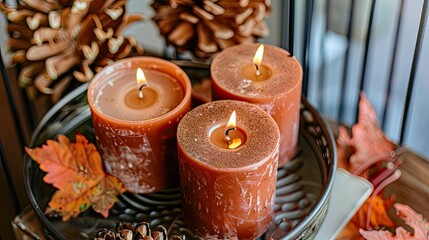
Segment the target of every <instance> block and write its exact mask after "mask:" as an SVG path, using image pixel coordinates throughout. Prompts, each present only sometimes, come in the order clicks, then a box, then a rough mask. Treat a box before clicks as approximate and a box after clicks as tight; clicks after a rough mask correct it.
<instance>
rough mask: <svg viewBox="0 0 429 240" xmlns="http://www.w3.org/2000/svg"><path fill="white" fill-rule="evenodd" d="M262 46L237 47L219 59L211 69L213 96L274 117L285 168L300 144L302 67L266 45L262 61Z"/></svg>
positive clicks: (225, 52)
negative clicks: (259, 51) (250, 105)
mask: <svg viewBox="0 0 429 240" xmlns="http://www.w3.org/2000/svg"><path fill="white" fill-rule="evenodd" d="M259 46H260V45H259V44H242V45H236V46H233V47H229V48H227V49H225V50H223V51H222V52H220V53H219V54H218V55H216V56H215V58H214V59H213V62H212V64H211V70H210V71H211V78H212V91H213V92H212V94H213V99H215V100H216V99H234V100H242V101H246V102H250V103H253V104H256V105H258V106H259V107H261V108H262V109H264V110H265V111H266V112H267V113H269V114H270V115H271V116H272V117H273V118H274V120H275V121H276V122H277V124H278V126H279V129H280V135H281V138H280V157H279V166H283V165H284V164H285V163H286V162H287V161H288V160H290V159H291V158H292V157H293V155H294V154H295V149H296V146H297V144H298V130H299V115H300V113H299V110H300V101H301V85H302V68H301V65H300V64H299V62H298V61H297V60H296V59H295V58H294V57H293V56H291V55H290V54H289V52H287V51H286V50H284V49H282V48H279V47H275V46H270V45H265V46H264V48H265V49H264V52H263V55H262V56H259V59H258V57H257V56H256V54H255V53H256V51H257V48H258V47H259ZM254 61H255V62H256V63H254ZM258 61H259V62H258Z"/></svg>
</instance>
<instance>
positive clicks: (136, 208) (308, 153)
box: [25, 62, 336, 239]
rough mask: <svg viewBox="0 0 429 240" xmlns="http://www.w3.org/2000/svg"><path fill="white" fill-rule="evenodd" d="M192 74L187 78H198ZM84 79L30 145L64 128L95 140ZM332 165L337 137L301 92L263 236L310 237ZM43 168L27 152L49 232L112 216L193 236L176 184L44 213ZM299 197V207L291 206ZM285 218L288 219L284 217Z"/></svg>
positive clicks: (83, 227)
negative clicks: (294, 137) (292, 139)
mask: <svg viewBox="0 0 429 240" xmlns="http://www.w3.org/2000/svg"><path fill="white" fill-rule="evenodd" d="M185 64H186V66H187V67H184V70H185V72H187V73H188V74H189V73H195V75H198V76H206V75H208V70H207V69H204V68H200V66H197V67H195V66H193V64H192V63H189V62H187V63H185ZM195 75H190V78H191V81H193V83H194V84H198V81H197V80H196V79H197V78H196V77H194V76H195ZM87 87H88V85H87V84H85V85H83V86H81V87H79V88H77V89H75V90H74V91H73V92H72V93H70V94H69V95H67V96H66V97H65V98H63V99H62V100H61V101H60V102H59V103H58V104H57V105H55V106H54V107H53V108H52V109H51V110H50V111H49V112H48V113H47V114H46V115H45V117H44V118H43V119H42V121H41V122H40V124H39V126H38V127H37V129H36V130H35V132H34V134H33V137H32V140H31V144H30V146H31V147H33V146H40V145H41V144H42V143H44V142H45V141H46V139H50V138H55V137H56V135H57V134H65V135H66V136H68V137H70V139H71V141H74V139H73V138H74V136H75V133H76V132H80V133H82V134H84V135H85V136H86V137H87V138H88V140H89V141H91V142H95V141H96V140H95V135H94V129H93V126H92V121H91V117H90V110H89V107H88V104H87V100H86V91H87ZM335 168H336V150H335V141H334V137H333V134H332V132H331V131H330V129H329V127H328V124H327V123H326V122H325V120H324V119H323V118H322V117H321V115H320V114H319V113H318V112H317V111H316V110H315V109H314V108H313V107H312V106H311V105H310V104H309V103H308V102H307V101H306V100H305V99H304V98H303V99H302V100H301V104H300V129H299V141H298V150H297V154H296V155H295V157H294V158H293V159H292V160H291V161H290V162H288V163H287V164H286V165H285V166H284V167H282V168H280V169H279V170H278V176H277V177H278V179H277V188H276V195H277V197H276V200H275V204H274V216H273V221H272V224H271V225H270V227H269V229H268V231H267V232H266V233H265V234H264V235H263V236H262V238H264V237H270V236H271V235H272V236H273V238H274V239H279V238H285V239H296V238H301V239H312V238H314V236H315V234H316V232H317V230H318V228H319V227H320V225H321V223H322V221H323V219H324V216H325V214H326V210H327V207H328V201H329V197H330V193H331V188H332V184H333V176H334V173H335ZM43 176H44V173H43V172H42V171H41V170H40V169H39V166H38V165H37V163H35V162H34V161H32V160H31V159H29V158H28V157H27V156H26V158H25V186H26V189H27V193H28V196H29V199H30V203H31V205H32V207H33V209H34V211H35V213H36V215H37V217H38V218H39V220H40V221H41V223H42V225H43V227H44V228H45V230H46V231H45V233H46V234H47V237H48V238H52V239H82V238H88V237H90V236H93V235H94V233H95V232H97V231H98V230H100V229H102V228H113V227H114V226H115V223H116V221H129V222H140V221H147V222H149V223H150V225H151V227H154V226H157V225H164V226H165V227H166V228H168V227H170V226H171V232H170V233H171V234H179V235H180V234H181V235H183V234H184V235H186V236H187V237H189V238H191V239H192V237H193V236H194V235H193V233H192V232H190V231H189V229H188V228H187V226H189V225H190V224H192V223H188V222H185V221H183V211H182V209H181V195H180V188H179V187H177V188H170V189H166V190H163V191H161V192H158V193H155V194H132V193H129V192H127V193H125V194H122V195H120V196H119V202H118V203H117V204H115V205H114V207H113V208H112V209H111V211H110V215H109V218H108V219H105V218H103V217H101V216H100V215H98V214H97V213H95V212H91V211H87V212H85V213H82V214H81V215H79V216H78V217H77V218H74V219H71V220H69V221H68V222H62V221H61V219H60V218H53V217H47V216H45V215H44V213H43V212H44V209H45V208H46V206H47V203H48V202H49V200H50V197H51V196H52V194H53V193H54V191H55V189H54V188H53V187H52V186H51V185H48V184H46V183H45V182H44V181H43ZM295 203H300V207H299V208H298V209H296V208H293V207H290V206H291V205H293V204H295ZM283 218H285V219H286V221H282V219H283Z"/></svg>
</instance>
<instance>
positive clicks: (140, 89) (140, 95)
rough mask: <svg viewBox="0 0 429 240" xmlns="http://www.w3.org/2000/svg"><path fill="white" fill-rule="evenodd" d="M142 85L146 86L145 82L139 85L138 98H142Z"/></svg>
mask: <svg viewBox="0 0 429 240" xmlns="http://www.w3.org/2000/svg"><path fill="white" fill-rule="evenodd" d="M143 87H147V84H142V85H141V86H140V87H139V98H140V99H143Z"/></svg>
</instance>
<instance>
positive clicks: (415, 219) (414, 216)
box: [359, 203, 429, 240]
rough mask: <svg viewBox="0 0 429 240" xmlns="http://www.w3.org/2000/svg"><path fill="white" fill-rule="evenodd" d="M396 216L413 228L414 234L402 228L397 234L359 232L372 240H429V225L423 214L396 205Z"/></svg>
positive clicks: (407, 207)
mask: <svg viewBox="0 0 429 240" xmlns="http://www.w3.org/2000/svg"><path fill="white" fill-rule="evenodd" d="M394 206H395V209H396V215H398V217H400V218H402V219H403V220H404V221H405V223H406V224H407V225H408V226H410V227H411V228H413V230H414V234H412V233H410V232H408V231H407V230H405V229H404V228H402V227H398V228H397V229H396V234H393V233H391V232H389V231H375V230H374V231H365V230H362V229H360V230H359V232H360V233H361V234H362V236H363V237H364V238H365V239H371V240H378V239H379V240H389V239H392V240H399V239H410V240H411V239H419V240H425V239H429V223H428V222H427V221H426V220H425V219H424V218H423V216H422V215H421V214H418V213H416V212H415V211H414V210H413V209H412V208H410V207H409V206H407V205H403V204H400V203H396V204H395V205H394Z"/></svg>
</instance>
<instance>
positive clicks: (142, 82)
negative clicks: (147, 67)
mask: <svg viewBox="0 0 429 240" xmlns="http://www.w3.org/2000/svg"><path fill="white" fill-rule="evenodd" d="M136 75H137V76H136V80H137V87H138V89H139V98H140V99H143V87H147V86H149V84H148V83H147V80H146V77H145V75H144V73H143V70H142V69H141V68H138V69H137V74H136Z"/></svg>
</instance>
